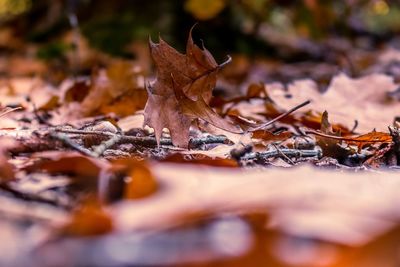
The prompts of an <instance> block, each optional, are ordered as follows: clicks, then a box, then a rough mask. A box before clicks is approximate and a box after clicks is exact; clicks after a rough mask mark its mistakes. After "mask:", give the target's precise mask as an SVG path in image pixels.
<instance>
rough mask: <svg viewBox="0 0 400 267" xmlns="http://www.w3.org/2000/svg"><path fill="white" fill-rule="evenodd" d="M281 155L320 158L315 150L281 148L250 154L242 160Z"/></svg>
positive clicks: (320, 154) (318, 151)
mask: <svg viewBox="0 0 400 267" xmlns="http://www.w3.org/2000/svg"><path fill="white" fill-rule="evenodd" d="M282 153H283V154H284V155H285V156H286V157H296V158H313V157H317V158H320V157H321V156H322V151H321V150H317V149H312V150H308V149H307V150H300V149H290V148H283V149H280V151H278V150H275V149H274V150H269V151H265V152H252V153H248V154H246V155H245V156H243V157H242V158H241V159H242V160H253V159H268V158H275V157H279V156H282Z"/></svg>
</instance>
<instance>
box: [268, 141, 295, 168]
mask: <svg viewBox="0 0 400 267" xmlns="http://www.w3.org/2000/svg"><path fill="white" fill-rule="evenodd" d="M272 145H273V146H274V147H275V149H276V151H278V152H279V153H280V154H281V155H282V157H283V158H284V159H286V160H287V161H289V163H290V164H292V165H294V162H293V160H291V159H290V158H289V157H288V156H286V154H285V153H283V152H282V150H281V149H280V148H279V147H278V146H277V145H276V144H274V143H272Z"/></svg>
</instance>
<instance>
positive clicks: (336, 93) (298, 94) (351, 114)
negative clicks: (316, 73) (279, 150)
mask: <svg viewBox="0 0 400 267" xmlns="http://www.w3.org/2000/svg"><path fill="white" fill-rule="evenodd" d="M397 87H398V86H397V85H396V84H395V83H394V81H393V78H392V77H391V76H387V75H384V74H370V75H367V76H364V77H361V78H355V79H353V78H350V77H348V76H346V75H345V74H339V75H337V76H335V77H334V78H333V79H332V81H331V83H330V85H329V87H328V90H327V91H326V92H325V93H320V92H319V90H318V87H317V85H316V83H315V82H313V81H311V80H299V81H295V82H293V83H292V84H290V85H289V86H288V90H287V91H285V90H282V89H281V88H279V87H276V86H275V87H274V86H267V92H268V95H269V96H270V97H271V99H273V100H274V101H275V102H276V103H277V105H278V106H279V107H281V108H284V109H290V108H292V107H293V106H295V105H296V104H298V103H299V102H301V101H304V100H308V99H311V104H310V105H309V106H308V107H309V109H311V110H315V111H318V112H323V111H324V110H326V111H328V112H329V115H330V117H331V120H332V121H333V122H334V123H340V124H343V125H344V126H346V127H348V128H349V129H351V128H353V126H354V124H355V121H356V120H357V122H358V127H357V128H356V130H357V131H358V132H361V133H365V132H370V131H371V130H372V129H373V128H376V130H377V131H384V130H386V129H387V127H388V126H390V125H392V123H393V119H394V118H395V117H396V116H397V115H398V110H399V107H400V104H399V102H398V101H394V100H391V99H389V98H388V96H387V93H388V92H390V91H394V90H395V89H396V88H397Z"/></svg>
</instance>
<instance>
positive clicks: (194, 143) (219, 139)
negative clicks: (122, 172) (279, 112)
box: [56, 129, 228, 148]
mask: <svg viewBox="0 0 400 267" xmlns="http://www.w3.org/2000/svg"><path fill="white" fill-rule="evenodd" d="M56 131H57V132H62V133H69V134H77V135H98V136H109V137H114V136H118V137H119V141H118V142H117V144H123V143H132V144H136V145H141V146H151V147H153V146H157V140H156V139H155V137H140V136H129V135H121V134H116V133H111V132H103V131H87V130H73V129H56ZM226 142H228V138H226V137H225V136H208V137H204V138H192V139H190V142H189V147H191V148H195V147H199V146H200V145H204V144H221V143H226ZM160 145H162V146H172V145H173V144H172V140H171V139H166V138H162V139H161V140H160Z"/></svg>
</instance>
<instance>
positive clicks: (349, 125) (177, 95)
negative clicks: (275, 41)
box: [0, 36, 400, 267]
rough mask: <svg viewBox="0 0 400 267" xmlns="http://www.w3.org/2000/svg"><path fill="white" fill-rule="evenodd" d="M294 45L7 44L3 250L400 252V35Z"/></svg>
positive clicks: (187, 262)
mask: <svg viewBox="0 0 400 267" xmlns="http://www.w3.org/2000/svg"><path fill="white" fill-rule="evenodd" d="M8 44H9V46H18V44H16V43H13V42H12V39H9V40H8ZM290 44H291V45H290V46H285V43H282V44H281V49H283V50H285V49H286V50H287V51H289V52H290V51H299V50H300V51H301V53H306V54H307V53H308V55H309V56H310V58H311V59H312V60H310V61H303V62H297V63H284V62H282V61H279V60H266V59H251V58H249V57H246V56H242V55H231V56H232V58H228V60H227V62H225V63H220V64H218V63H217V62H216V61H215V60H214V58H213V56H212V55H211V53H210V52H208V51H207V50H204V49H201V48H199V47H198V46H196V45H195V44H194V43H193V41H192V38H191V36H189V40H188V45H187V51H186V52H185V53H186V54H180V53H178V52H177V51H176V50H174V49H173V48H172V47H170V46H169V45H168V44H167V43H165V42H164V41H162V40H157V41H154V43H153V42H151V43H150V46H149V45H148V44H142V43H138V44H136V46H135V48H134V49H135V51H138V55H141V56H139V57H138V58H137V59H135V60H131V61H129V60H121V59H116V58H111V57H109V56H106V55H104V54H102V53H100V52H99V51H96V50H94V49H92V48H90V47H89V46H88V45H87V43H86V42H85V40H84V39H83V38H82V39H81V40H80V41H79V43H78V44H77V50H76V51H71V52H68V53H69V54H68V55H67V58H66V60H67V61H68V66H69V67H68V68H64V67H63V65H62V64H61V63H60V62H53V63H51V64H50V63H43V62H42V61H38V60H34V59H32V58H29V57H27V56H26V54H24V53H21V54H18V53H16V54H13V55H10V56H8V57H3V58H1V59H0V73H1V74H2V77H3V78H1V79H0V95H1V96H0V102H1V107H2V109H1V114H0V126H1V129H0V136H1V138H0V144H1V145H0V175H1V183H0V216H1V218H2V220H1V222H0V225H1V227H0V236H1V237H2V242H0V265H1V266H14V267H17V266H42V267H44V266H165V265H173V266H353V267H354V266H362V267H365V266H395V265H398V264H399V261H400V259H399V257H398V251H399V245H400V232H399V229H400V228H399V222H400V212H399V209H398V206H399V204H400V194H398V189H400V180H399V175H398V171H399V168H400V167H399V166H400V124H399V116H400V102H399V100H400V91H399V88H400V87H399V84H400V50H397V49H396V47H400V45H399V44H398V41H397V43H396V40H394V41H393V42H392V43H388V44H387V45H385V46H382V47H379V48H375V49H371V48H368V47H367V48H365V47H361V48H360V47H354V46H353V45H352V43H351V42H348V41H346V40H329V41H327V42H326V43H323V44H320V45H319V46H316V47H312V48H310V46H309V44H304V43H303V42H302V41H301V40H300V41H298V42H294V43H293V42H292V41H291V42H290ZM149 47H150V48H149ZM24 49H25V50H24V51H28V50H29V49H26V48H24ZM310 49H311V50H310ZM317 51H319V53H317ZM211 52H212V51H211ZM315 54H318V55H321V54H322V55H323V57H320V56H316V55H315ZM95 63H96V64H95ZM93 65H98V66H101V67H98V68H95V69H92V68H91V66H93ZM152 65H155V70H152V68H151V66H152ZM85 71H86V73H89V74H88V75H84V73H85ZM32 73H34V74H35V75H32ZM74 73H79V75H78V74H77V75H75V74H74Z"/></svg>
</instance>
